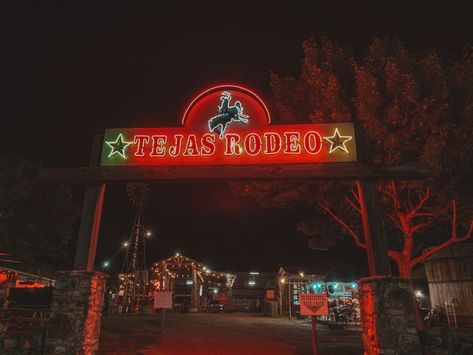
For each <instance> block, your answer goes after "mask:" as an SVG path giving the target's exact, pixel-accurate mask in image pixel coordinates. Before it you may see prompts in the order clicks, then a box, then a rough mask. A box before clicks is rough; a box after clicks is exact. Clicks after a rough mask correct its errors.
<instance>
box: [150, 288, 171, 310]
mask: <svg viewBox="0 0 473 355" xmlns="http://www.w3.org/2000/svg"><path fill="white" fill-rule="evenodd" d="M158 308H166V309H172V291H156V292H155V293H154V309H158Z"/></svg>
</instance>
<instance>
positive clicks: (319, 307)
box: [299, 293, 328, 316]
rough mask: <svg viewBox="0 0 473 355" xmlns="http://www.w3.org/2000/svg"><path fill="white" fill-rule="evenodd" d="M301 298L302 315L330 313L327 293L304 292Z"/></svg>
mask: <svg viewBox="0 0 473 355" xmlns="http://www.w3.org/2000/svg"><path fill="white" fill-rule="evenodd" d="M299 300H300V311H301V315H303V316H326V315H328V301H327V294H326V293H302V294H301V296H300V299H299Z"/></svg>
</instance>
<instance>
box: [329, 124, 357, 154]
mask: <svg viewBox="0 0 473 355" xmlns="http://www.w3.org/2000/svg"><path fill="white" fill-rule="evenodd" d="M352 138H353V137H352V136H341V135H340V132H338V128H335V132H334V133H333V136H331V137H324V139H325V140H326V141H328V142H330V151H329V153H332V152H334V151H335V150H337V149H340V150H343V151H344V152H345V153H348V149H347V147H346V145H345V143H346V142H348V141H351V140H352Z"/></svg>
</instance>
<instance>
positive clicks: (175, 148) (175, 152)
mask: <svg viewBox="0 0 473 355" xmlns="http://www.w3.org/2000/svg"><path fill="white" fill-rule="evenodd" d="M183 137H184V136H183V135H182V134H175V135H174V144H173V145H171V146H170V147H169V155H170V156H172V157H177V156H179V154H181V144H182V138H183Z"/></svg>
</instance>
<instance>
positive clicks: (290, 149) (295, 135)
mask: <svg viewBox="0 0 473 355" xmlns="http://www.w3.org/2000/svg"><path fill="white" fill-rule="evenodd" d="M284 138H285V144H286V146H285V148H284V153H285V154H300V153H301V145H300V143H299V140H300V139H301V134H300V133H299V132H285V133H284Z"/></svg>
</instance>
